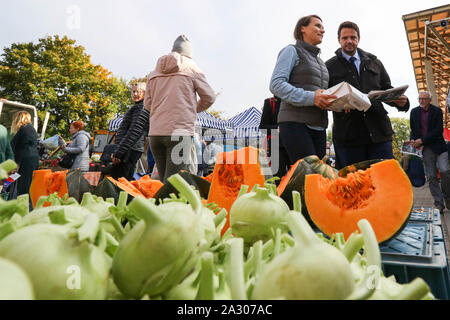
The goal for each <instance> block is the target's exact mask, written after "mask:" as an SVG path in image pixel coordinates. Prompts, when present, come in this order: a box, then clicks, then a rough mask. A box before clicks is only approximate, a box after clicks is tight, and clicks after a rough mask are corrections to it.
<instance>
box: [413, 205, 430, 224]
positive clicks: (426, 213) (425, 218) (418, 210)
mask: <svg viewBox="0 0 450 320" xmlns="http://www.w3.org/2000/svg"><path fill="white" fill-rule="evenodd" d="M433 217H434V210H433V208H431V207H413V208H412V209H411V215H410V216H409V221H422V222H432V221H433Z"/></svg>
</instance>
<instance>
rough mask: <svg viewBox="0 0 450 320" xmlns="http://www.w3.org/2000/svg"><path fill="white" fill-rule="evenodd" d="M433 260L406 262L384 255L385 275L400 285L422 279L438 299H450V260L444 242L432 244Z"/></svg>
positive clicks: (383, 266)
mask: <svg viewBox="0 0 450 320" xmlns="http://www.w3.org/2000/svg"><path fill="white" fill-rule="evenodd" d="M432 252H433V255H432V258H431V260H430V261H429V262H417V261H411V262H406V261H404V259H400V260H399V259H398V258H397V257H395V256H393V255H391V256H388V257H387V256H385V255H382V268H383V272H384V275H385V276H386V277H389V276H391V275H394V276H395V278H396V279H397V282H399V283H408V282H411V281H412V280H414V279H415V278H417V277H420V278H422V279H423V280H424V281H425V282H426V283H427V284H428V285H429V286H430V289H431V292H432V293H433V295H434V296H435V297H436V298H437V299H444V300H449V299H450V271H449V266H448V258H447V253H446V250H445V246H444V243H443V242H442V241H435V242H434V243H433V244H432Z"/></svg>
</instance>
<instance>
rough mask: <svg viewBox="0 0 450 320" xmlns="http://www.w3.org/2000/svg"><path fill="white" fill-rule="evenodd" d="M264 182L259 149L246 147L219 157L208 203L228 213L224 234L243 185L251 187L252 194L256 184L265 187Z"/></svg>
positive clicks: (221, 154)
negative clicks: (232, 207)
mask: <svg viewBox="0 0 450 320" xmlns="http://www.w3.org/2000/svg"><path fill="white" fill-rule="evenodd" d="M264 182H265V179H264V175H263V174H262V171H261V166H260V161H259V151H258V149H256V148H254V147H246V148H241V149H239V150H233V151H228V152H222V153H219V154H218V155H217V160H216V164H215V166H214V171H213V177H212V182H211V188H210V190H209V196H208V202H214V203H216V204H217V205H219V206H220V207H221V208H225V209H226V210H227V212H228V215H227V221H226V223H225V226H224V227H223V229H222V234H223V233H225V231H226V230H227V229H228V228H229V227H230V214H229V213H230V209H231V206H232V205H233V203H234V201H235V200H236V198H237V196H238V194H239V191H240V189H241V185H243V184H244V185H247V186H249V190H248V191H249V192H250V191H251V189H252V188H253V187H254V186H255V184H259V185H260V186H263V185H264Z"/></svg>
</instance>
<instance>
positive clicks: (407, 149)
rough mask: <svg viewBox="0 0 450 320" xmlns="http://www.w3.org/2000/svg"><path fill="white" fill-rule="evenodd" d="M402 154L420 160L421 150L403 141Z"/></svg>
mask: <svg viewBox="0 0 450 320" xmlns="http://www.w3.org/2000/svg"><path fill="white" fill-rule="evenodd" d="M402 153H403V154H409V155H413V156H417V157H420V158H422V148H419V149H416V148H414V147H413V146H412V144H411V143H410V142H409V141H403V144H402Z"/></svg>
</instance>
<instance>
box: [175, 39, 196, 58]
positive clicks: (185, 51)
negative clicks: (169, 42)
mask: <svg viewBox="0 0 450 320" xmlns="http://www.w3.org/2000/svg"><path fill="white" fill-rule="evenodd" d="M172 52H178V53H179V54H181V55H182V56H186V57H188V58H192V45H191V42H190V41H189V39H188V38H187V37H186V36H185V35H181V36H179V37H178V38H177V39H176V40H175V42H174V43H173V47H172Z"/></svg>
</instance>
